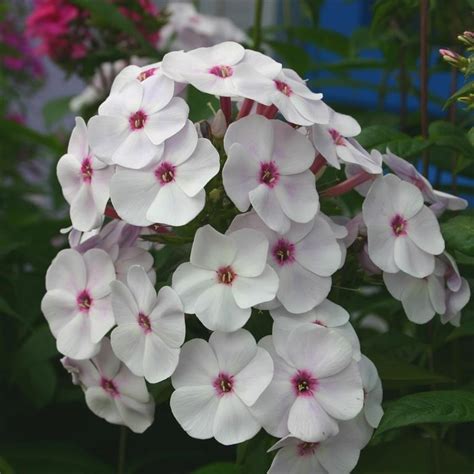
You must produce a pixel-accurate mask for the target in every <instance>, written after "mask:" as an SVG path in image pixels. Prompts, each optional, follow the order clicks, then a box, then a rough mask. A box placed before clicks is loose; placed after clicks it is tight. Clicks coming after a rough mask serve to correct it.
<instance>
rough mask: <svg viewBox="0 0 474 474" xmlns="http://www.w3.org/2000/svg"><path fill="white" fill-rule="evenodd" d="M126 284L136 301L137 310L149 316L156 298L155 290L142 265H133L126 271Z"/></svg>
mask: <svg viewBox="0 0 474 474" xmlns="http://www.w3.org/2000/svg"><path fill="white" fill-rule="evenodd" d="M127 284H128V287H129V288H130V291H131V292H132V294H133V296H134V299H135V301H136V302H137V306H138V310H139V311H140V312H143V313H144V314H145V315H146V316H149V315H150V313H151V311H152V309H153V306H154V304H155V300H156V291H155V288H154V286H153V285H152V284H151V281H150V279H149V278H148V275H147V274H146V272H145V270H144V269H143V267H141V266H139V265H134V266H132V267H130V269H129V270H128V273H127Z"/></svg>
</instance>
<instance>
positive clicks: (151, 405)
mask: <svg viewBox="0 0 474 474" xmlns="http://www.w3.org/2000/svg"><path fill="white" fill-rule="evenodd" d="M116 404H117V409H118V411H119V413H120V415H121V417H122V420H123V424H124V425H126V426H128V427H129V428H130V429H131V430H132V431H133V432H134V433H143V432H144V431H145V430H146V429H148V428H149V427H150V425H151V424H152V423H153V415H154V412H155V402H154V400H153V399H150V400H149V401H148V402H147V403H140V402H137V401H136V400H134V399H131V398H129V397H126V396H122V397H121V398H120V400H117V401H116Z"/></svg>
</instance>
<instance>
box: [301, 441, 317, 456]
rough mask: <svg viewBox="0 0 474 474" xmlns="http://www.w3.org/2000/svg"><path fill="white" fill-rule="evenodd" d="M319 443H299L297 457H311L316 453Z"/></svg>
mask: <svg viewBox="0 0 474 474" xmlns="http://www.w3.org/2000/svg"><path fill="white" fill-rule="evenodd" d="M318 446H319V443H306V442H303V443H299V444H298V445H297V448H298V456H312V455H313V454H314V452H315V451H316V449H317V447H318Z"/></svg>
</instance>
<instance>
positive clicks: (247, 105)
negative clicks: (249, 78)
mask: <svg viewBox="0 0 474 474" xmlns="http://www.w3.org/2000/svg"><path fill="white" fill-rule="evenodd" d="M254 103H255V101H254V100H252V99H244V101H243V102H242V107H240V110H239V115H237V120H238V119H241V118H243V117H247V115H248V114H249V113H250V111H251V110H252V107H253V104H254Z"/></svg>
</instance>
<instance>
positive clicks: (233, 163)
mask: <svg viewBox="0 0 474 474" xmlns="http://www.w3.org/2000/svg"><path fill="white" fill-rule="evenodd" d="M224 147H225V150H226V152H227V156H228V158H227V161H226V163H225V165H224V168H223V170H222V178H223V182H224V189H225V191H226V193H227V195H228V196H229V198H230V199H231V200H232V202H233V203H234V204H235V205H236V207H237V208H238V209H239V211H241V212H244V211H246V210H248V208H249V206H250V205H252V206H253V208H254V210H255V211H256V213H257V214H258V215H259V216H260V217H261V219H262V220H263V221H264V222H265V224H266V225H267V226H268V227H270V228H271V229H272V230H275V231H276V232H280V233H285V232H287V231H288V230H289V229H290V225H291V221H294V222H299V223H306V222H309V221H310V220H311V219H313V217H314V216H315V215H316V213H317V211H318V209H319V198H318V194H317V192H316V185H315V181H314V175H313V173H311V171H309V168H310V166H311V164H312V163H313V159H314V150H313V147H312V145H311V143H310V142H309V140H308V139H307V138H306V137H304V136H303V135H301V134H300V133H298V132H297V131H296V130H294V129H293V128H292V127H291V126H289V125H288V124H286V123H283V122H281V121H279V120H268V119H266V118H264V117H262V116H260V115H250V116H248V117H245V118H243V119H241V120H238V121H237V122H234V123H233V124H232V125H231V126H230V127H229V128H228V130H227V133H226V135H225V137H224ZM295 156H297V157H298V159H297V160H296V159H294V157H295Z"/></svg>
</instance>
